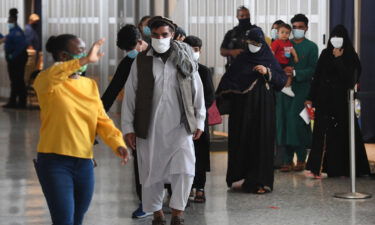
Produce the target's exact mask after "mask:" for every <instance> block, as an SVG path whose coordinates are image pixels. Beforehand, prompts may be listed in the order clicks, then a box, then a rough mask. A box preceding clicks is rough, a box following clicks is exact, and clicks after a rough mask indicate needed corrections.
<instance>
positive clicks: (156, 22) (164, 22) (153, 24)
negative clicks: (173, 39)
mask: <svg viewBox="0 0 375 225" xmlns="http://www.w3.org/2000/svg"><path fill="white" fill-rule="evenodd" d="M148 26H149V27H150V29H151V30H153V29H157V28H159V27H164V26H169V28H170V31H171V32H175V30H176V28H177V25H176V24H174V23H173V21H172V20H170V19H168V18H165V17H161V16H154V17H152V19H151V20H150V21H149V23H148Z"/></svg>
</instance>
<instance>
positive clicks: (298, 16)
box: [290, 14, 309, 26]
mask: <svg viewBox="0 0 375 225" xmlns="http://www.w3.org/2000/svg"><path fill="white" fill-rule="evenodd" d="M295 22H304V23H305V25H306V26H307V25H308V24H309V19H308V18H307V17H306V16H305V14H296V15H294V17H293V18H292V19H291V20H290V23H291V24H293V23H295Z"/></svg>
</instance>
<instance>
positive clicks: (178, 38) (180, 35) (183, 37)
mask: <svg viewBox="0 0 375 225" xmlns="http://www.w3.org/2000/svg"><path fill="white" fill-rule="evenodd" d="M184 40H185V36H184V35H182V34H179V35H178V36H177V38H176V41H184Z"/></svg>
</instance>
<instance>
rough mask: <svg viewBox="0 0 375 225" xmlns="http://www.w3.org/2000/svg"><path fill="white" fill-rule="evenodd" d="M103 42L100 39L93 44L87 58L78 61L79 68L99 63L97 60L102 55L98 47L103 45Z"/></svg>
mask: <svg viewBox="0 0 375 225" xmlns="http://www.w3.org/2000/svg"><path fill="white" fill-rule="evenodd" d="M104 41H105V39H104V38H102V39H100V40H99V41H97V42H95V43H94V44H93V45H92V47H91V49H90V50H89V53H88V54H87V56H86V57H83V58H80V59H79V64H81V66H84V65H86V64H88V63H96V62H97V61H99V59H100V58H101V57H103V55H104V53H103V52H100V47H101V46H102V45H103V44H104Z"/></svg>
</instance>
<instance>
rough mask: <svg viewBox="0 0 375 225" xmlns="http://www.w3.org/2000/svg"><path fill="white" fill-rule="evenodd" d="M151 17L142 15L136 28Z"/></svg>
mask: <svg viewBox="0 0 375 225" xmlns="http://www.w3.org/2000/svg"><path fill="white" fill-rule="evenodd" d="M151 18H152V16H144V17H142V18H141V20H140V21H139V23H138V28H139V29H140V28H141V26H142V23H143V22H145V21H146V20H148V19H151ZM146 26H147V24H146Z"/></svg>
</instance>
